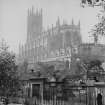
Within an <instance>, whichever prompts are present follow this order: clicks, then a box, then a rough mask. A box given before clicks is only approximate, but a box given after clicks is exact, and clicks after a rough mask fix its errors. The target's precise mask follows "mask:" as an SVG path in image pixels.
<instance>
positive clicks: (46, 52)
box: [19, 7, 82, 64]
mask: <svg viewBox="0 0 105 105" xmlns="http://www.w3.org/2000/svg"><path fill="white" fill-rule="evenodd" d="M81 43H82V38H81V29H80V21H79V22H78V24H77V25H75V24H74V21H73V19H72V20H71V24H68V23H66V22H65V21H64V22H63V23H62V24H61V22H60V19H59V17H58V19H57V21H56V24H55V25H53V24H52V26H51V27H50V28H48V29H47V30H44V29H43V12H42V9H40V10H36V11H35V10H34V8H33V7H32V8H31V9H29V10H28V16H27V40H26V43H25V44H24V45H22V46H19V59H20V61H24V60H27V61H28V63H29V64H35V63H36V62H49V61H66V60H68V61H69V62H70V61H71V56H72V54H74V53H78V46H79V45H80V44H81Z"/></svg>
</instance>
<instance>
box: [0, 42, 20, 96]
mask: <svg viewBox="0 0 105 105" xmlns="http://www.w3.org/2000/svg"><path fill="white" fill-rule="evenodd" d="M0 50H1V51H0V95H3V96H7V95H13V94H14V95H15V94H16V91H17V87H19V82H18V77H17V75H16V74H17V66H16V64H15V55H14V54H12V53H11V52H9V51H8V47H7V46H6V44H4V42H1V49H0Z"/></svg>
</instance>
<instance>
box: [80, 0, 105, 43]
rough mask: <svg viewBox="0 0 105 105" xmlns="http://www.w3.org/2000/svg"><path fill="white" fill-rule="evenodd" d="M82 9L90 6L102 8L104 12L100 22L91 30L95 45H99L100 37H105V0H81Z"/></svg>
mask: <svg viewBox="0 0 105 105" xmlns="http://www.w3.org/2000/svg"><path fill="white" fill-rule="evenodd" d="M81 4H82V7H85V6H86V5H88V6H92V7H94V6H101V7H102V9H103V10H101V11H102V14H101V16H98V17H99V22H98V23H97V24H95V25H94V27H93V29H92V30H91V34H92V36H93V37H94V43H95V44H97V42H98V39H99V36H105V17H104V12H105V0H81Z"/></svg>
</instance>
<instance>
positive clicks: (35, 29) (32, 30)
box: [27, 7, 43, 44]
mask: <svg viewBox="0 0 105 105" xmlns="http://www.w3.org/2000/svg"><path fill="white" fill-rule="evenodd" d="M42 27H43V22H42V9H40V10H38V9H37V10H36V12H35V11H34V8H33V7H32V8H31V9H29V10H28V16H27V43H30V44H32V43H33V42H34V40H35V38H36V37H37V36H38V35H39V34H40V33H41V32H42Z"/></svg>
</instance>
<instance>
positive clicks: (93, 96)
mask: <svg viewBox="0 0 105 105" xmlns="http://www.w3.org/2000/svg"><path fill="white" fill-rule="evenodd" d="M30 86H31V90H30V93H32V94H31V95H30V97H29V102H30V105H97V94H98V91H100V92H101V93H102V95H103V104H105V84H103V85H100V84H99V85H92V86H89V85H88V86H87V85H86V84H79V85H77V84H76V85H73V84H71V83H65V82H48V81H42V82H40V81H39V82H36V81H34V82H32V83H31V85H30Z"/></svg>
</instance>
